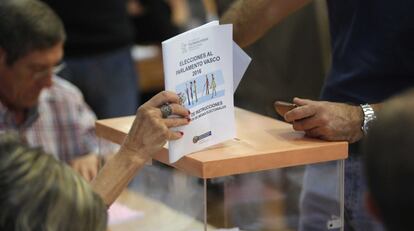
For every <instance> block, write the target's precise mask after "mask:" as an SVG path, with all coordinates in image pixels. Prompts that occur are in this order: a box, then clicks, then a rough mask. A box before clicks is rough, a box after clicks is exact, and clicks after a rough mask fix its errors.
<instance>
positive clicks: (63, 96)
mask: <svg viewBox="0 0 414 231" xmlns="http://www.w3.org/2000/svg"><path fill="white" fill-rule="evenodd" d="M45 93H46V94H45V96H46V97H49V98H50V99H52V100H58V101H62V100H63V101H83V95H82V92H81V91H80V90H79V89H78V88H77V87H76V86H75V85H73V84H72V83H70V82H69V81H67V80H65V79H62V78H60V77H59V76H53V85H52V86H51V87H50V88H49V89H47V90H46V92H45Z"/></svg>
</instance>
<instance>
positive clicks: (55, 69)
mask: <svg viewBox="0 0 414 231" xmlns="http://www.w3.org/2000/svg"><path fill="white" fill-rule="evenodd" d="M65 66H66V65H65V63H61V64H59V65H57V66H54V67H53V68H52V70H50V69H46V70H43V71H36V72H35V73H34V74H33V79H34V80H40V79H43V78H46V77H48V76H49V75H50V74H52V75H56V74H57V73H59V72H60V71H61V70H63V69H64V68H65Z"/></svg>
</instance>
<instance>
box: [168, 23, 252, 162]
mask: <svg viewBox="0 0 414 231" xmlns="http://www.w3.org/2000/svg"><path fill="white" fill-rule="evenodd" d="M162 49H163V62H164V75H165V88H166V90H169V91H173V92H176V93H177V94H179V95H180V98H181V101H182V105H183V106H185V107H186V108H187V109H189V110H190V111H191V120H192V121H191V123H190V124H189V125H187V126H184V127H180V128H176V129H175V130H178V131H182V132H183V133H184V136H183V137H182V138H181V139H179V140H177V141H170V142H169V144H168V149H169V161H170V162H171V163H173V162H175V161H177V160H178V159H180V158H181V157H182V156H184V155H187V154H189V153H192V152H195V151H198V150H201V149H203V148H206V147H209V146H211V145H215V144H217V143H221V142H223V141H226V140H229V139H232V138H234V137H235V134H236V128H235V119H234V102H233V93H234V91H235V90H236V88H237V85H238V84H239V82H240V80H241V78H242V76H243V74H244V72H245V71H246V69H247V67H248V65H249V63H250V61H251V59H250V57H248V55H247V54H246V53H244V51H243V50H242V49H240V48H239V47H238V46H237V44H235V43H234V42H233V40H232V25H218V21H214V22H211V23H208V24H205V25H203V26H201V27H199V28H195V29H193V30H190V31H187V32H184V33H183V34H180V35H178V36H176V37H173V38H171V39H168V40H166V41H164V42H163V43H162ZM233 57H234V60H233ZM235 69H236V70H235Z"/></svg>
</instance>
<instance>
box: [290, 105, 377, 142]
mask: <svg viewBox="0 0 414 231" xmlns="http://www.w3.org/2000/svg"><path fill="white" fill-rule="evenodd" d="M293 102H294V103H295V104H296V105H298V107H296V108H295V109H292V110H290V111H289V112H287V113H286V114H285V116H284V117H285V120H286V121H287V122H291V123H292V124H293V129H295V130H296V131H304V132H305V133H306V135H307V136H310V137H315V138H320V139H324V140H331V141H333V140H345V141H348V142H350V143H354V142H357V141H359V140H360V139H362V137H363V136H364V134H363V132H362V130H361V126H362V124H363V119H364V115H363V112H362V109H361V107H360V106H359V105H349V104H345V103H334V102H326V101H313V100H308V99H300V98H295V99H294V100H293ZM381 106H382V103H378V104H371V107H372V108H373V109H374V111H375V112H378V111H379V110H380V108H381Z"/></svg>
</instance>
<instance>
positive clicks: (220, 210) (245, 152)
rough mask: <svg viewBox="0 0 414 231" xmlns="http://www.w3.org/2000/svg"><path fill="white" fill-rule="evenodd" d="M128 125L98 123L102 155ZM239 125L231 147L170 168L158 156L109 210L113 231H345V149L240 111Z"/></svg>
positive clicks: (341, 144) (115, 120) (203, 153)
mask: <svg viewBox="0 0 414 231" xmlns="http://www.w3.org/2000/svg"><path fill="white" fill-rule="evenodd" d="M133 119H134V117H133V116H130V117H120V118H113V119H106V120H100V121H97V123H96V132H97V135H98V137H100V151H101V152H102V153H105V152H108V150H109V148H108V147H109V146H114V144H121V143H122V141H123V139H124V138H125V136H126V134H127V132H128V131H129V128H130V126H131V124H132V121H133ZM236 123H237V138H236V139H234V140H230V141H227V142H224V143H221V144H218V145H215V146H212V147H210V148H207V149H205V150H202V151H200V152H196V153H192V154H190V155H187V156H185V157H183V158H182V159H180V160H179V161H177V162H176V163H174V164H170V163H169V162H168V150H166V149H164V150H163V151H162V152H160V153H158V154H157V155H156V156H155V157H154V159H153V161H152V163H150V164H147V165H146V166H145V167H144V168H143V169H142V170H141V171H140V172H138V174H137V176H136V177H135V178H134V179H133V181H132V182H131V183H130V185H129V186H128V188H127V189H126V190H125V191H124V192H123V193H122V194H121V196H120V197H119V198H118V199H117V201H116V202H115V204H114V205H113V206H112V207H116V208H122V209H113V211H111V208H112V207H111V208H110V209H109V218H110V219H109V228H110V230H112V231H117V230H140V231H146V230H151V231H152V230H157V231H161V230H168V231H172V230H177V231H178V230H180V231H181V230H183V231H197V230H200V231H202V230H231V231H236V230H283V231H290V230H343V203H344V201H343V200H344V194H343V193H344V192H343V190H344V175H343V174H344V159H346V158H347V155H348V145H347V143H346V142H326V141H321V140H317V139H311V138H307V137H304V134H303V133H302V132H295V131H294V130H293V129H292V127H291V125H290V124H287V123H284V122H281V121H278V120H275V119H272V118H269V117H265V116H262V115H258V114H255V113H252V112H249V111H246V110H243V109H239V108H236Z"/></svg>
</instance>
